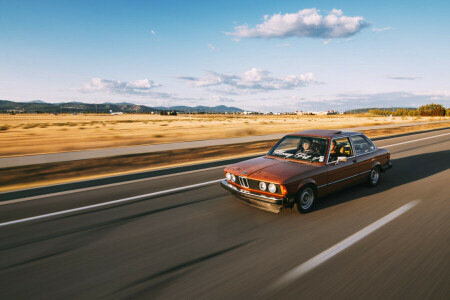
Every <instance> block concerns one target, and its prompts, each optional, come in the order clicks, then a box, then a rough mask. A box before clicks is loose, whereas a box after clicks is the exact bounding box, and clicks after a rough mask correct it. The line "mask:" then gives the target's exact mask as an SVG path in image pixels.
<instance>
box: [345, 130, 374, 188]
mask: <svg viewBox="0 0 450 300" xmlns="http://www.w3.org/2000/svg"><path fill="white" fill-rule="evenodd" d="M350 140H351V142H352V145H353V148H354V151H355V158H356V161H357V162H356V164H357V167H358V168H357V169H358V173H359V174H360V175H359V176H358V177H359V179H363V178H365V177H367V176H368V173H369V172H370V170H371V169H372V164H373V162H374V161H375V158H374V157H373V151H375V149H376V147H375V145H374V144H373V143H372V142H371V141H370V140H369V139H368V138H367V137H366V136H365V135H354V136H351V137H350Z"/></svg>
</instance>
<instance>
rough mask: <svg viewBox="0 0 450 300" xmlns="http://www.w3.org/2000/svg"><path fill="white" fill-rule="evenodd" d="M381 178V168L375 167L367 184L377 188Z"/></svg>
mask: <svg viewBox="0 0 450 300" xmlns="http://www.w3.org/2000/svg"><path fill="white" fill-rule="evenodd" d="M380 176H381V170H380V167H379V166H376V167H373V169H372V170H370V173H369V178H368V179H367V182H368V183H369V185H370V186H377V185H378V183H379V182H380Z"/></svg>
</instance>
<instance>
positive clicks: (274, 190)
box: [269, 183, 277, 194]
mask: <svg viewBox="0 0 450 300" xmlns="http://www.w3.org/2000/svg"><path fill="white" fill-rule="evenodd" d="M276 191H277V187H276V185H275V184H273V183H270V184H269V192H271V193H272V194H274V193H275V192H276Z"/></svg>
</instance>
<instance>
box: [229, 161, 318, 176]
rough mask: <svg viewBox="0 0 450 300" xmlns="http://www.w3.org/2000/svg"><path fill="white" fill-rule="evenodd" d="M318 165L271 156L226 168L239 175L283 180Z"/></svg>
mask: <svg viewBox="0 0 450 300" xmlns="http://www.w3.org/2000/svg"><path fill="white" fill-rule="evenodd" d="M317 167H318V166H317V165H313V164H308V163H297V162H292V161H289V160H284V159H277V158H270V157H258V158H254V159H250V160H246V161H243V162H240V163H237V164H234V165H231V166H229V167H227V168H226V169H225V170H226V171H227V172H231V173H233V174H235V175H238V176H247V177H249V178H253V179H257V180H264V181H269V182H283V181H284V180H287V179H289V178H291V177H293V176H296V175H299V174H301V173H304V172H307V171H309V170H312V169H314V168H317Z"/></svg>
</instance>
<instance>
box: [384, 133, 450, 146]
mask: <svg viewBox="0 0 450 300" xmlns="http://www.w3.org/2000/svg"><path fill="white" fill-rule="evenodd" d="M448 134H450V133H444V134H439V135H433V136H429V137H425V138H421V139H417V140H412V141H406V142H401V143H396V144H391V145H386V146H380V147H379V148H384V147H394V146H398V145H403V144H408V143H413V142H417V141H423V140H428V139H433V138H437V137H440V136H444V135H448Z"/></svg>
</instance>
